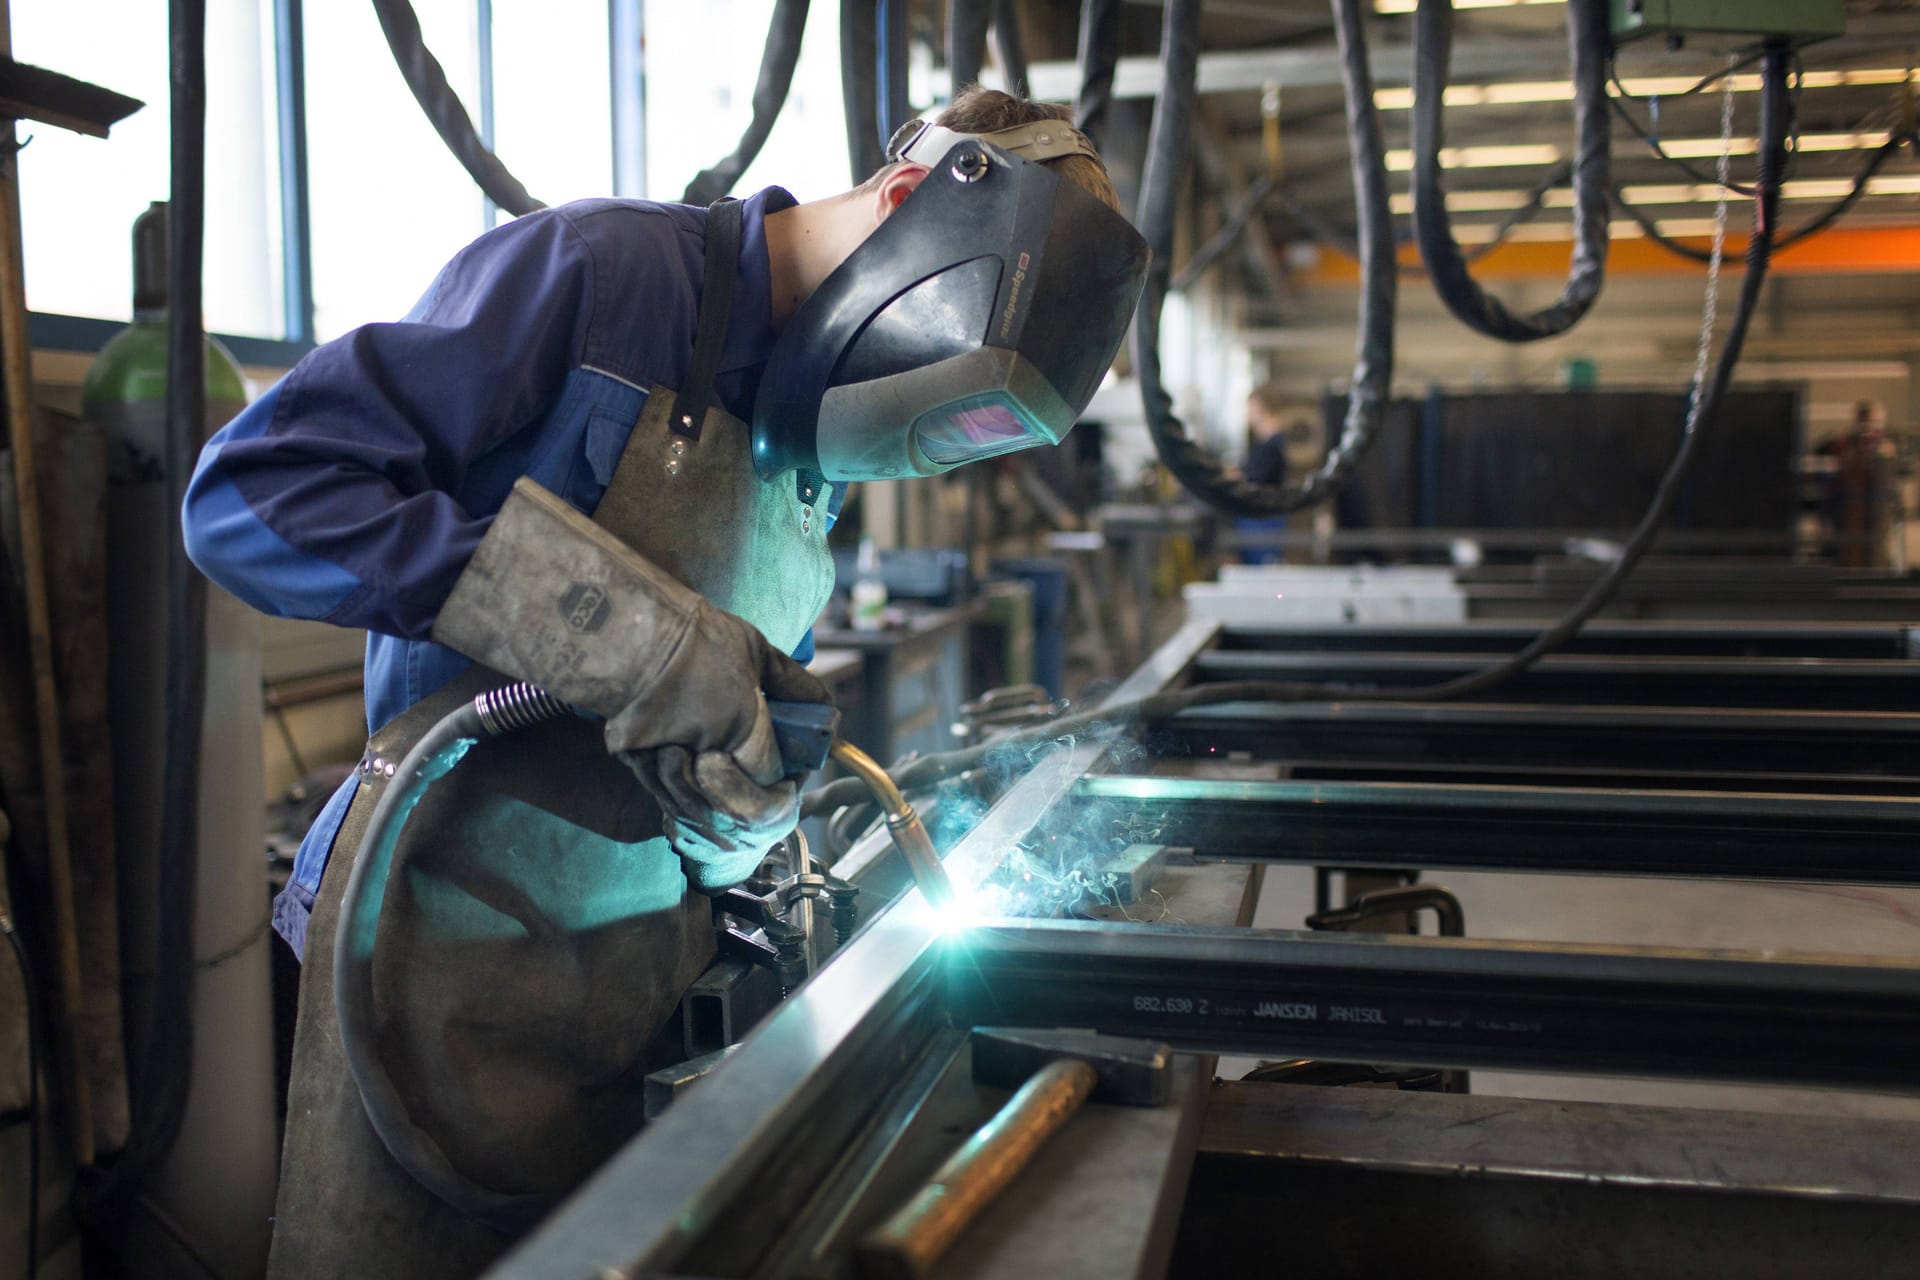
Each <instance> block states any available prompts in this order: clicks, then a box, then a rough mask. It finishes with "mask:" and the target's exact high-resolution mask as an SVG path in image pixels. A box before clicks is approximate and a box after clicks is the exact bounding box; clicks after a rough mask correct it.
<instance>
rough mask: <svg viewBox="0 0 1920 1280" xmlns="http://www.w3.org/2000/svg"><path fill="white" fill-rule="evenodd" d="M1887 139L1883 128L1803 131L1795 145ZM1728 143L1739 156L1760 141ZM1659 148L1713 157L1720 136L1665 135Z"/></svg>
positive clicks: (1839, 145)
mask: <svg viewBox="0 0 1920 1280" xmlns="http://www.w3.org/2000/svg"><path fill="white" fill-rule="evenodd" d="M1886 141H1887V132H1886V130H1884V129H1882V130H1880V131H1879V132H1877V133H1803V134H1801V135H1800V136H1799V138H1797V139H1796V140H1795V149H1796V150H1798V151H1801V152H1815V151H1867V150H1871V149H1872V148H1874V147H1879V146H1884V145H1886ZM1728 147H1729V150H1730V151H1731V152H1732V154H1734V155H1736V156H1750V155H1752V154H1753V153H1754V152H1755V151H1757V150H1758V149H1759V147H1760V142H1759V140H1758V139H1757V138H1734V139H1733V140H1732V141H1731V142H1730V143H1729V144H1728ZM1660 149H1661V150H1662V151H1665V152H1666V153H1667V154H1668V155H1670V156H1679V157H1681V158H1682V159H1687V160H1711V159H1712V158H1713V157H1715V156H1717V155H1719V154H1720V139H1718V138H1662V139H1661V140H1660Z"/></svg>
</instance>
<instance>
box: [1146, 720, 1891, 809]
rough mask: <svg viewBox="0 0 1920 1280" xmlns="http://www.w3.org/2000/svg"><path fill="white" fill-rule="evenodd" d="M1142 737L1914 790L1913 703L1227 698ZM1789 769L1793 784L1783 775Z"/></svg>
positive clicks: (1374, 759)
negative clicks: (1789, 705) (1284, 702)
mask: <svg viewBox="0 0 1920 1280" xmlns="http://www.w3.org/2000/svg"><path fill="white" fill-rule="evenodd" d="M1150 742H1151V745H1152V747H1153V748H1154V750H1156V751H1157V752H1161V753H1163V754H1176V755H1178V754H1185V755H1186V756H1189V757H1192V758H1196V759H1198V758H1207V757H1219V756H1223V755H1227V754H1231V753H1246V754H1249V755H1251V756H1252V757H1253V758H1254V759H1257V760H1263V761H1276V762H1288V763H1291V764H1294V765H1297V766H1298V767H1299V768H1300V769H1303V770H1312V772H1311V773H1310V774H1308V775H1307V776H1313V777H1320V778H1325V777H1327V776H1329V773H1330V771H1332V770H1336V769H1340V770H1362V769H1374V770H1377V771H1379V772H1381V773H1383V774H1389V775H1391V774H1393V773H1394V771H1396V770H1403V771H1406V772H1415V773H1418V772H1424V773H1436V772H1443V771H1445V772H1453V773H1469V772H1472V771H1475V770H1480V771H1487V772H1492V771H1509V772H1510V771H1530V772H1538V773H1549V772H1564V773H1568V774H1586V775H1597V774H1613V775H1631V774H1641V775H1644V776H1653V775H1656V774H1667V775H1672V776H1675V777H1682V778H1684V777H1685V776H1686V775H1701V776H1713V777H1718V778H1727V779H1738V778H1740V777H1742V776H1745V777H1752V778H1768V779H1778V780H1783V785H1778V786H1768V787H1765V788H1759V787H1755V788H1751V789H1755V790H1800V791H1820V792H1826V791H1829V790H1831V789H1833V788H1834V786H1835V784H1837V783H1841V782H1846V783H1850V784H1857V785H1856V789H1860V790H1865V789H1869V788H1871V789H1872V790H1874V791H1875V792H1877V793H1879V794H1885V795H1920V715H1909V714H1902V713H1898V712H1879V711H1791V710H1789V711H1753V710H1747V709H1743V708H1733V707H1727V708H1716V707H1587V706H1579V705H1574V704H1562V705H1558V706H1539V705H1527V704H1521V703H1502V704H1496V703H1467V704H1448V703H1411V702H1371V703H1366V702H1349V703H1332V704H1329V703H1316V704H1302V705H1299V706H1290V707H1285V708H1279V709H1276V708H1273V707H1269V706H1256V705H1253V704H1247V703H1240V704H1235V703H1226V704H1222V705H1219V706H1212V707H1195V708H1192V709H1190V710H1187V711H1183V712H1181V713H1179V714H1178V715H1176V716H1173V717H1170V718H1169V719H1166V720H1163V721H1160V722H1159V723H1157V724H1155V725H1154V726H1153V729H1152V733H1151V735H1150ZM1295 776H1299V775H1298V774H1296V775H1295ZM1793 779H1799V780H1800V781H1801V783H1802V785H1800V786H1788V785H1784V780H1793ZM1408 780H1409V781H1411V780H1412V779H1408ZM1489 780H1496V779H1489ZM1511 780H1513V781H1518V780H1519V779H1511ZM1578 785H1587V784H1584V783H1582V784H1578ZM1616 785H1620V786H1633V785H1635V784H1633V783H1630V782H1622V783H1619V784H1616ZM1656 785H1661V786H1664V785H1666V784H1656ZM1677 785H1686V784H1685V782H1684V781H1683V782H1681V783H1679V784H1677ZM1712 786H1713V789H1716V790H1720V789H1728V790H1734V791H1739V790H1746V789H1749V788H1745V787H1741V786H1738V785H1733V786H1728V787H1725V788H1723V787H1721V785H1720V784H1719V783H1714V784H1712Z"/></svg>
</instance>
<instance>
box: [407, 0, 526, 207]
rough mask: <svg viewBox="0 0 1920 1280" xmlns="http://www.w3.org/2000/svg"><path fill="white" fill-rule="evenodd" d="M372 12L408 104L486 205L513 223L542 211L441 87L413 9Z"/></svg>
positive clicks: (456, 98) (442, 73) (443, 76)
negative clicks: (492, 205) (416, 108)
mask: <svg viewBox="0 0 1920 1280" xmlns="http://www.w3.org/2000/svg"><path fill="white" fill-rule="evenodd" d="M373 10H374V13H375V14H377V15H378V16H379V19H380V30H381V32H382V33H384V34H385V36H386V37H387V48H388V49H390V50H392V51H393V61H394V63H395V65H396V66H398V67H399V68H400V76H401V78H402V79H404V80H405V81H406V82H407V88H408V89H409V90H411V91H412V93H413V100H414V101H415V102H418V103H419V104H420V109H421V110H422V111H424V112H426V113H427V119H428V121H430V122H431V123H432V125H433V131H434V132H435V133H437V134H439V135H440V141H442V142H444V143H446V144H447V150H449V151H451V152H453V156H454V159H456V160H458V161H459V162H460V166H461V167H462V168H464V169H465V170H466V171H467V176H469V177H471V178H472V179H473V180H474V182H475V184H476V185H478V186H479V188H480V190H481V191H482V192H484V193H485V194H486V197H487V199H489V200H491V201H493V202H494V203H495V204H497V205H499V206H500V207H501V208H502V209H505V210H506V211H507V212H508V213H510V214H512V215H513V216H514V217H516V218H517V217H520V216H522V215H523V214H529V213H532V212H533V211H534V210H535V209H544V208H546V205H544V204H542V203H541V202H540V201H538V200H536V199H534V198H533V197H532V196H531V195H529V194H528V193H527V189H526V188H525V187H524V186H522V185H521V184H520V179H518V178H516V177H514V176H513V174H512V173H510V172H509V171H508V170H507V166H506V165H504V164H502V163H501V162H500V157H499V156H496V155H495V154H493V152H491V151H489V150H488V149H487V144H486V143H485V142H483V141H481V138H480V133H479V130H477V129H475V128H474V127H473V117H471V116H469V115H468V114H467V109H466V108H465V107H464V106H462V105H461V104H460V95H459V94H457V93H455V92H454V91H453V86H452V85H450V84H448V83H447V72H446V68H444V67H442V66H441V65H440V60H439V59H438V58H436V57H434V56H433V51H432V50H430V49H428V48H427V43H426V40H425V39H424V38H423V37H422V36H421V34H420V18H419V15H417V14H416V13H414V11H413V5H412V4H410V3H408V0H373Z"/></svg>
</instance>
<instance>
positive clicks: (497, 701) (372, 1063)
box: [333, 683, 570, 1230]
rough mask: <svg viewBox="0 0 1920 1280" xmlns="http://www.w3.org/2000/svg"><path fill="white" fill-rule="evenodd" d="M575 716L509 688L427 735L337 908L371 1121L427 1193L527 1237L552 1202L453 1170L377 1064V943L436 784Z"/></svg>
mask: <svg viewBox="0 0 1920 1280" xmlns="http://www.w3.org/2000/svg"><path fill="white" fill-rule="evenodd" d="M569 710H570V708H568V707H567V705H566V704H565V703H563V702H561V701H559V700H558V699H556V698H553V697H550V696H548V695H547V694H546V693H543V692H542V691H541V690H539V689H538V688H536V687H535V686H533V685H530V684H524V683H523V684H512V685H508V686H506V687H504V688H501V689H496V690H491V691H489V692H487V693H483V694H481V695H479V696H478V697H476V698H474V699H473V700H472V701H470V702H463V703H461V704H460V705H459V706H458V707H455V708H454V709H453V710H452V711H450V712H448V713H447V714H446V715H445V716H442V717H441V718H440V720H439V721H437V722H436V723H435V724H434V725H433V727H432V728H430V729H428V730H427V732H426V733H425V734H424V735H422V737H421V738H420V740H419V741H418V742H416V743H415V744H414V746H413V749H412V750H410V751H408V752H407V754H406V757H405V758H404V759H402V760H401V762H400V764H399V765H398V766H397V767H396V768H395V769H394V772H393V776H392V777H391V778H389V779H388V780H387V783H386V790H385V791H383V792H382V793H381V796H380V800H379V802H378V803H377V804H375V805H374V807H373V813H372V815H371V816H370V817H369V818H368V819H367V827H366V831H365V833H364V834H362V836H361V838H360V844H359V850H358V852H357V853H356V855H355V857H354V860H353V870H352V872H351V873H350V874H349V875H348V877H347V887H346V890H345V891H344V892H343V893H342V895H341V899H340V920H339V924H338V926H337V928H336V930H335V933H334V944H333V1000H334V1011H335V1014H336V1016H337V1017H338V1019H339V1023H340V1047H341V1051H342V1054H343V1056H344V1057H345V1058H346V1060H347V1070H348V1072H349V1073H350V1074H351V1075H352V1076H353V1081H354V1084H355V1085H356V1086H357V1087H358V1088H359V1091H360V1101H361V1104H362V1106H363V1107H364V1109H365V1110H366V1113H367V1120H368V1122H369V1123H370V1124H372V1126H373V1130H374V1132H375V1133H377V1134H378V1135H379V1136H380V1141H381V1143H382V1145H384V1146H385V1147H386V1149H387V1152H388V1154H390V1155H391V1156H392V1157H393V1158H394V1160H395V1161H396V1162H397V1163H398V1164H399V1165H400V1167H401V1168H403V1169H405V1170H406V1171H407V1173H408V1174H409V1175H410V1176H411V1177H412V1178H413V1180H414V1181H415V1182H418V1183H419V1184H420V1185H421V1186H423V1187H425V1188H426V1189H427V1190H428V1191H430V1192H432V1193H433V1194H434V1195H436V1196H438V1197H439V1198H440V1199H441V1200H444V1201H445V1202H446V1203H448V1204H449V1205H452V1206H453V1207H454V1208H455V1209H458V1210H459V1211H460V1212H461V1213H463V1214H465V1215H466V1216H468V1217H469V1218H473V1219H474V1220H476V1221H479V1222H484V1223H488V1224H490V1225H493V1226H496V1227H499V1228H502V1229H505V1230H523V1229H525V1228H526V1227H527V1226H530V1225H531V1224H532V1222H533V1221H534V1220H535V1219H536V1218H537V1217H538V1215H539V1214H540V1213H542V1212H544V1211H545V1210H546V1209H547V1208H549V1207H551V1205H552V1201H551V1199H550V1198H549V1197H545V1196H539V1195H532V1194H525V1193H516V1192H507V1191H498V1190H495V1189H493V1188H491V1187H487V1186H483V1185H481V1184H480V1183H478V1182H475V1181H473V1180H472V1179H470V1178H468V1177H467V1176H466V1175H465V1174H462V1173H461V1172H460V1171H459V1170H458V1169H456V1168H454V1165H453V1160H452V1159H451V1157H449V1156H448V1155H447V1153H446V1151H445V1149H444V1148H442V1147H441V1146H440V1144H439V1143H438V1142H437V1141H435V1139H434V1138H433V1135H431V1134H430V1133H428V1132H427V1131H426V1130H425V1129H424V1128H422V1127H421V1126H420V1125H418V1124H417V1123H415V1122H414V1120H413V1117H412V1116H411V1115H410V1114H409V1112H408V1110H407V1104H406V1099H405V1098H404V1097H403V1096H402V1094H401V1092H400V1089H399V1087H398V1086H397V1085H396V1084H394V1081H393V1075H392V1073H391V1072H389V1071H388V1070H387V1065H386V1063H385V1062H384V1061H383V1060H382V1059H381V1057H380V1038H379V1021H378V1017H377V1011H376V1009H375V1005H374V993H373V959H374V944H375V942H376V941H377V939H378V937H379V930H380V906H381V902H382V900H383V899H384V898H385V895H386V886H387V878H388V871H389V869H390V868H391V866H392V863H393V855H394V850H395V849H396V848H397V847H398V846H399V843H400V833H401V831H402V829H403V828H404V827H405V826H406V821H407V815H408V814H409V813H411V812H412V811H413V807H414V806H415V805H416V804H418V803H419V801H420V797H421V796H422V795H424V794H425V793H426V790H427V788H428V787H430V786H431V785H433V783H434V781H435V780H436V779H438V778H440V777H442V776H443V775H445V774H446V773H448V772H450V771H451V770H452V769H453V768H454V767H455V766H456V765H457V764H459V762H460V759H461V757H462V756H464V755H465V754H466V752H467V750H468V749H469V748H470V747H472V746H473V745H474V744H475V743H477V742H479V741H480V740H481V739H483V738H490V737H498V736H500V735H501V734H505V733H512V732H515V731H517V730H520V729H524V728H527V727H529V726H531V725H535V724H540V723H542V722H544V721H547V720H554V719H558V718H559V717H561V716H563V715H566V714H568V713H569Z"/></svg>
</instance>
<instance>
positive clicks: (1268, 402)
mask: <svg viewBox="0 0 1920 1280" xmlns="http://www.w3.org/2000/svg"><path fill="white" fill-rule="evenodd" d="M1247 399H1249V400H1251V401H1253V402H1254V403H1255V404H1258V405H1259V406H1260V407H1261V408H1262V409H1265V410H1266V411H1267V412H1268V413H1269V414H1271V415H1273V418H1274V420H1275V421H1278V420H1279V419H1280V416H1281V415H1282V414H1284V413H1285V412H1286V411H1287V409H1288V408H1289V407H1290V402H1289V401H1288V399H1287V395H1286V392H1285V391H1284V390H1282V388H1281V386H1280V384H1279V383H1278V382H1263V383H1261V384H1260V385H1259V386H1257V387H1255V388H1254V389H1253V390H1252V391H1249V392H1248V393H1247Z"/></svg>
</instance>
